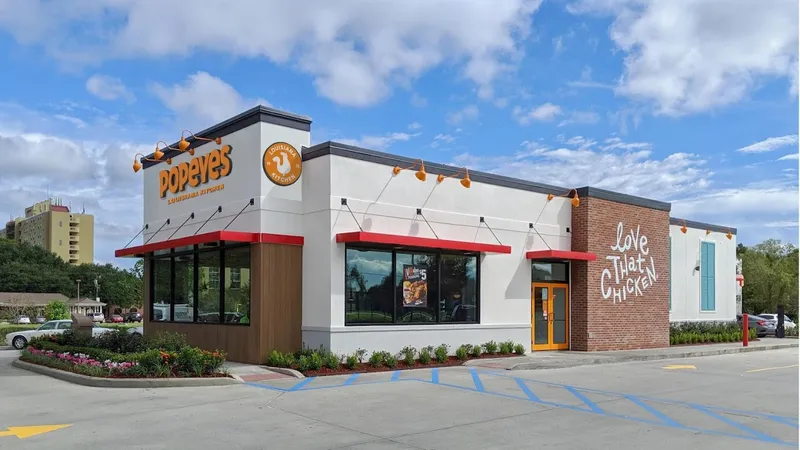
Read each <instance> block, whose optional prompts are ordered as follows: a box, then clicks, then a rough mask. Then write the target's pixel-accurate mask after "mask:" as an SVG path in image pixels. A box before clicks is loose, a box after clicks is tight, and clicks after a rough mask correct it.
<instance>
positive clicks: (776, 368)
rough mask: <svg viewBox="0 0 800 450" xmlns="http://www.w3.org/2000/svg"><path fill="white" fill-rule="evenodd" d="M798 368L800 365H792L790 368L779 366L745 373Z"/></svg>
mask: <svg viewBox="0 0 800 450" xmlns="http://www.w3.org/2000/svg"><path fill="white" fill-rule="evenodd" d="M798 366H800V364H792V365H791V366H780V367H765V368H763V369H753V370H748V371H747V373H753V372H765V371H767V370H778V369H791V368H792V367H798Z"/></svg>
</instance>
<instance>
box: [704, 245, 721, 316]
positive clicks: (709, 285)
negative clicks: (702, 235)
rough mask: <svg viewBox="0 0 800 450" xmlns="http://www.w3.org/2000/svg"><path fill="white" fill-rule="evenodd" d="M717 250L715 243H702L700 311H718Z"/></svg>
mask: <svg viewBox="0 0 800 450" xmlns="http://www.w3.org/2000/svg"><path fill="white" fill-rule="evenodd" d="M716 269H717V268H716V248H715V245H714V243H713V242H702V243H701V246H700V309H701V311H714V310H715V309H716V298H715V297H716V292H715V290H716V280H715V274H716Z"/></svg>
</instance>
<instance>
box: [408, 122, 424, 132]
mask: <svg viewBox="0 0 800 450" xmlns="http://www.w3.org/2000/svg"><path fill="white" fill-rule="evenodd" d="M420 128H422V124H420V123H419V122H412V123H410V124H409V125H408V129H409V130H419V129H420Z"/></svg>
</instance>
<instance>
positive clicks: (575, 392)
mask: <svg viewBox="0 0 800 450" xmlns="http://www.w3.org/2000/svg"><path fill="white" fill-rule="evenodd" d="M564 389H566V390H568V391H569V392H570V394H572V395H574V396H575V397H578V399H579V400H580V401H582V402H583V403H585V404H586V406H588V407H589V409H591V410H592V412H593V413H595V414H605V413H606V412H605V411H603V410H602V409H600V407H599V406H597V405H596V404H595V402H593V401H591V400H589V399H588V398H587V397H586V396H585V395H583V394H581V393H580V392H579V391H578V390H577V389H575V388H574V387H572V386H564Z"/></svg>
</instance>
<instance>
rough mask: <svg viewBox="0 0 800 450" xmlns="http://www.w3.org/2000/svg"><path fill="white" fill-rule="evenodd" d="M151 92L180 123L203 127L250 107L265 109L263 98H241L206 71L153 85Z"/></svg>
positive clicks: (226, 84) (230, 87)
mask: <svg viewBox="0 0 800 450" xmlns="http://www.w3.org/2000/svg"><path fill="white" fill-rule="evenodd" d="M152 90H153V92H154V93H155V94H156V96H157V97H158V98H159V99H160V100H161V102H162V103H164V106H166V107H167V108H169V109H170V110H172V111H174V112H175V113H176V114H178V116H179V118H180V120H181V122H182V123H187V124H192V125H191V126H195V127H196V126H207V125H211V124H213V123H216V122H220V121H222V120H225V119H228V118H230V117H233V116H235V115H236V114H239V113H241V112H243V111H245V110H247V109H249V108H252V107H253V106H256V105H258V104H262V105H264V106H269V102H267V101H266V100H264V99H245V98H243V97H242V96H241V95H240V94H239V92H237V91H236V89H234V88H233V86H231V85H230V84H228V83H226V82H224V81H222V80H221V79H220V78H218V77H215V76H212V75H210V74H209V73H208V72H197V73H194V74H192V75H189V77H188V78H187V79H186V80H185V81H184V82H183V83H179V84H174V85H172V86H162V85H160V84H154V85H153V86H152Z"/></svg>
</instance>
